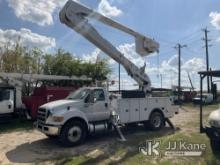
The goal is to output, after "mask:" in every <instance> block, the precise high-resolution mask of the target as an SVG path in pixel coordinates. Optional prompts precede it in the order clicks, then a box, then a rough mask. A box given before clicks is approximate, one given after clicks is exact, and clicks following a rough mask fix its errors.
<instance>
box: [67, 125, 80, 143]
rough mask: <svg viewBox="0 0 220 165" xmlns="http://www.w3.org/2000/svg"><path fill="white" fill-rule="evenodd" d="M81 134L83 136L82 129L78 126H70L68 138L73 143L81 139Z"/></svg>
mask: <svg viewBox="0 0 220 165" xmlns="http://www.w3.org/2000/svg"><path fill="white" fill-rule="evenodd" d="M81 136H82V130H81V128H80V127H78V126H74V127H72V128H70V129H69V131H68V139H69V141H71V142H73V143H74V142H77V141H79V140H80V138H81Z"/></svg>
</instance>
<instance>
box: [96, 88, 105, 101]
mask: <svg viewBox="0 0 220 165" xmlns="http://www.w3.org/2000/svg"><path fill="white" fill-rule="evenodd" d="M94 97H95V98H96V101H105V93H104V91H103V90H102V89H96V90H95V91H94Z"/></svg>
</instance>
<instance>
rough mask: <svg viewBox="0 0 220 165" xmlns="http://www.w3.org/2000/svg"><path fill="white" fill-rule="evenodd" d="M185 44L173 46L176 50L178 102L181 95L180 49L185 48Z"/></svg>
mask: <svg viewBox="0 0 220 165" xmlns="http://www.w3.org/2000/svg"><path fill="white" fill-rule="evenodd" d="M185 47H186V45H181V44H177V45H176V46H175V47H174V48H175V49H177V50H178V103H179V104H180V103H181V101H180V96H181V49H182V48H185Z"/></svg>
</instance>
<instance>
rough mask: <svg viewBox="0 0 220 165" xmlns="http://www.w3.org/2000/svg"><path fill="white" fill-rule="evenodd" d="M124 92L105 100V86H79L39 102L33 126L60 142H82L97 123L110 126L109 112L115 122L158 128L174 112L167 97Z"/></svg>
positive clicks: (175, 110) (66, 143)
mask: <svg viewBox="0 0 220 165" xmlns="http://www.w3.org/2000/svg"><path fill="white" fill-rule="evenodd" d="M134 92H135V91H134ZM140 92H141V91H136V93H140ZM125 95H126V94H122V97H121V98H116V99H114V98H113V97H110V99H109V94H108V92H107V91H106V90H105V88H100V87H85V88H80V89H78V90H77V91H75V92H73V93H71V94H70V95H69V96H68V97H67V98H66V99H64V100H58V101H54V102H50V103H47V104H44V105H42V106H41V107H40V108H39V110H38V117H37V121H36V123H35V126H36V128H37V129H38V130H39V131H41V132H43V133H44V134H46V135H47V136H48V137H51V136H58V137H59V139H60V141H61V142H62V143H63V144H64V145H68V146H72V145H76V144H80V143H82V142H83V141H84V140H85V138H86V136H87V135H88V134H89V133H92V132H95V131H96V127H97V126H98V125H99V126H100V125H102V126H103V127H104V128H106V129H108V128H111V125H112V124H114V123H112V120H111V119H112V118H111V116H112V114H113V113H114V114H115V115H116V116H117V124H120V125H124V124H128V123H143V124H145V125H146V126H148V127H151V128H152V129H153V130H159V129H161V128H162V127H163V126H164V124H165V120H166V119H168V118H171V117H173V116H174V114H175V113H177V112H178V110H177V109H176V108H174V107H173V106H172V101H171V100H170V98H169V97H164V98H158V97H149V96H140V97H139V96H138V97H136V98H130V97H126V96H125Z"/></svg>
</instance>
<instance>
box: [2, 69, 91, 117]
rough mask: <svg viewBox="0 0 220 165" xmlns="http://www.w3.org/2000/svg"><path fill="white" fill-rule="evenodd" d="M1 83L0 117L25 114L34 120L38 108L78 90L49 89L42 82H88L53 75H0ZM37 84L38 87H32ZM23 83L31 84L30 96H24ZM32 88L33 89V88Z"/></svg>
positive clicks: (68, 88) (83, 78)
mask: <svg viewBox="0 0 220 165" xmlns="http://www.w3.org/2000/svg"><path fill="white" fill-rule="evenodd" d="M0 79H1V80H2V83H1V85H0V107H1V109H0V116H1V117H6V116H12V115H14V114H17V113H19V114H20V113H23V112H25V114H26V116H27V117H28V118H31V119H36V117H37V110H38V108H39V106H41V105H43V104H45V103H48V102H50V101H54V100H59V99H63V98H65V97H67V96H68V95H69V93H70V92H72V91H74V90H76V89H78V88H79V87H78V86H76V85H71V87H59V86H56V87H49V86H47V85H43V83H42V82H43V81H47V82H49V81H50V82H51V83H52V81H56V83H57V82H58V81H77V80H80V81H90V80H89V79H87V78H86V77H81V78H77V77H68V76H55V75H38V74H19V73H0ZM36 82H38V84H39V85H37V86H34V85H33V84H36ZM25 83H30V84H32V88H33V90H30V89H29V92H30V91H31V92H30V93H31V95H27V96H24V94H23V93H24V85H25ZM33 86H34V87H33Z"/></svg>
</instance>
